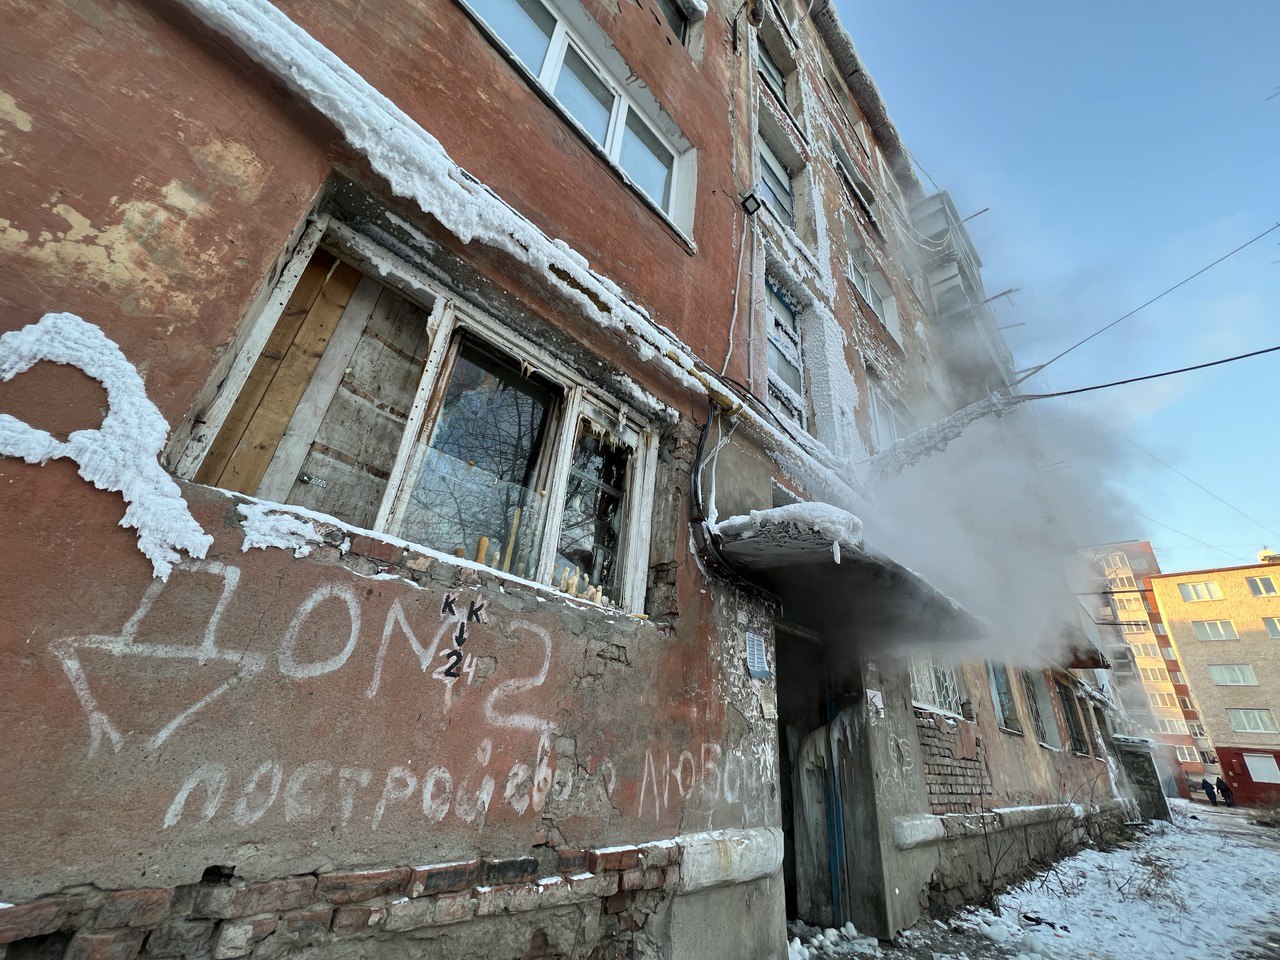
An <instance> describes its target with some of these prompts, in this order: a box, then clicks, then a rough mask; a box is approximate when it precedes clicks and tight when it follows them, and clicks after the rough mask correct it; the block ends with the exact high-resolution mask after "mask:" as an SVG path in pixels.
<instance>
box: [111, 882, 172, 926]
mask: <svg viewBox="0 0 1280 960" xmlns="http://www.w3.org/2000/svg"><path fill="white" fill-rule="evenodd" d="M172 900H173V891H172V890H161V889H147V890H116V891H114V892H112V893H108V894H107V896H106V899H104V900H103V901H102V906H100V907H99V908H98V915H97V918H96V919H95V920H94V927H95V928H96V929H99V930H103V929H107V928H111V927H154V926H155V925H156V924H157V923H160V922H161V921H162V920H164V919H165V918H166V917H167V916H168V915H169V903H170V902H171V901H172Z"/></svg>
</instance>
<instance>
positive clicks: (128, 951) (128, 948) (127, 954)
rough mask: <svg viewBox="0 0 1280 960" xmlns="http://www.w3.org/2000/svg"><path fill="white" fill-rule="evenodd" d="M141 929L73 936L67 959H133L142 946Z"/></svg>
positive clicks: (83, 933) (65, 955) (80, 933)
mask: <svg viewBox="0 0 1280 960" xmlns="http://www.w3.org/2000/svg"><path fill="white" fill-rule="evenodd" d="M142 937H143V932H142V931H141V930H113V931H111V932H110V933H85V932H84V931H81V932H79V933H77V934H76V935H75V936H74V937H72V938H71V943H69V944H68V945H67V952H66V953H64V954H63V956H64V957H65V958H66V960H133V958H134V957H136V956H137V955H138V951H139V950H140V949H141V948H142Z"/></svg>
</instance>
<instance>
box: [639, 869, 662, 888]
mask: <svg viewBox="0 0 1280 960" xmlns="http://www.w3.org/2000/svg"><path fill="white" fill-rule="evenodd" d="M665 873H666V870H665V869H664V868H662V867H645V869H644V883H643V884H642V886H643V888H644V889H645V890H661V889H662V882H663V879H664V876H663V875H664V874H665Z"/></svg>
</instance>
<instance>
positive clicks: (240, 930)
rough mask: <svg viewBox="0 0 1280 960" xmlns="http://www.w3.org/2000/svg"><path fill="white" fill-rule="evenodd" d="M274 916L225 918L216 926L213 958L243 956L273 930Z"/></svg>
mask: <svg viewBox="0 0 1280 960" xmlns="http://www.w3.org/2000/svg"><path fill="white" fill-rule="evenodd" d="M276 925H277V920H276V918H275V917H252V918H247V919H244V920H227V921H224V922H223V923H222V924H221V925H219V927H218V935H217V939H216V940H215V941H214V944H213V956H214V960H230V958H232V957H243V956H244V955H245V954H247V953H248V952H249V951H250V950H252V949H253V948H254V947H255V946H256V945H257V944H258V943H260V942H261V941H262V940H264V939H266V938H267V937H268V936H270V935H271V934H272V933H274V932H275V929H276Z"/></svg>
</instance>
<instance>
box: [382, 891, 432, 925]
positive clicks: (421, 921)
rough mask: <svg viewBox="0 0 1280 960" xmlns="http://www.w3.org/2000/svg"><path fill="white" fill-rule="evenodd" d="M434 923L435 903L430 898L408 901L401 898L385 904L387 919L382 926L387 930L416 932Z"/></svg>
mask: <svg viewBox="0 0 1280 960" xmlns="http://www.w3.org/2000/svg"><path fill="white" fill-rule="evenodd" d="M435 922H436V901H435V900H433V899H431V898H430V897H419V898H418V899H416V900H410V899H409V898H408V897H402V898H401V899H399V900H393V901H391V903H389V904H387V919H386V920H384V921H383V926H385V927H386V928H387V929H388V930H417V929H418V928H419V927H429V926H431V925H432V924H433V923H435Z"/></svg>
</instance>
